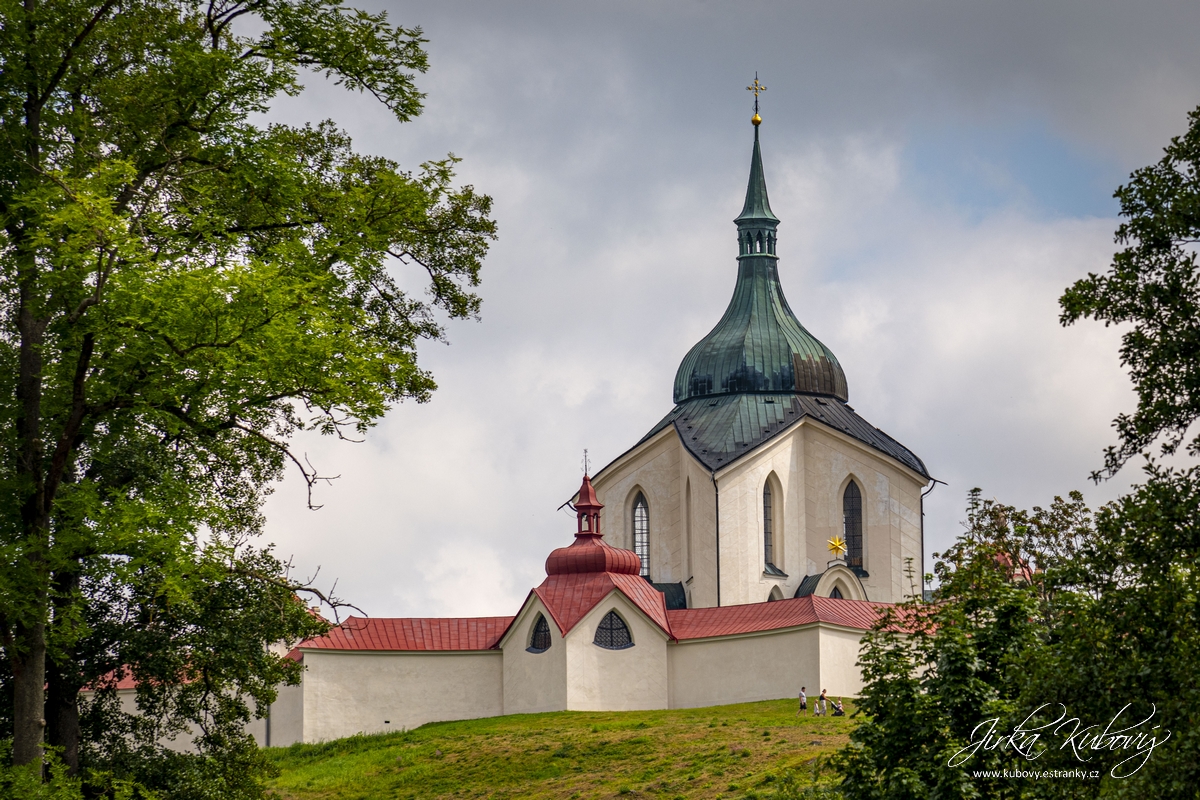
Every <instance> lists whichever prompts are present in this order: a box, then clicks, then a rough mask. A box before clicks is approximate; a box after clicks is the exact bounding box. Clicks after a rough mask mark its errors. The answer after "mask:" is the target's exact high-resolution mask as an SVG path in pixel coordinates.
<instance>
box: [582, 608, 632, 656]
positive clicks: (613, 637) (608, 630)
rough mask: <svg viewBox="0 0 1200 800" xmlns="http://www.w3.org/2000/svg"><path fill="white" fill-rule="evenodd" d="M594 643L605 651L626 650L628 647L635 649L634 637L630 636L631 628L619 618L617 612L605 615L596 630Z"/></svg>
mask: <svg viewBox="0 0 1200 800" xmlns="http://www.w3.org/2000/svg"><path fill="white" fill-rule="evenodd" d="M592 641H593V643H595V644H597V645H599V646H600V647H603V648H604V649H605V650H624V649H625V648H627V647H633V637H632V636H631V635H630V634H629V626H628V625H626V624H625V620H623V619H621V618H620V617H619V616H617V612H615V611H610V612H608V613H607V614H605V615H604V619H602V620H600V625H599V627H597V628H596V638H595V639H593V640H592Z"/></svg>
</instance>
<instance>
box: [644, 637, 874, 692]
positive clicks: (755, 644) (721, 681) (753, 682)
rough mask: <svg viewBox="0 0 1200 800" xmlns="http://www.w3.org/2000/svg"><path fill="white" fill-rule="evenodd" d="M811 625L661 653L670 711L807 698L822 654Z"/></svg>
mask: <svg viewBox="0 0 1200 800" xmlns="http://www.w3.org/2000/svg"><path fill="white" fill-rule="evenodd" d="M818 639H819V632H818V628H817V626H816V625H811V626H806V627H802V628H788V629H785V630H779V631H767V632H763V633H754V634H745V635H741V636H727V637H721V638H714V639H696V640H690V641H684V642H679V643H677V644H672V645H671V647H670V648H669V649H668V651H667V656H668V666H669V673H670V680H671V695H670V707H671V708H699V707H702V706H715V705H726V704H728V703H749V702H753V701H755V700H774V699H778V698H781V697H795V696H797V695H799V693H800V687H801V686H807V687H808V689H809V694H810V695H812V694H817V693H818V692H819V691H820V690H819V689H817V690H814V689H813V687H814V686H816V685H817V684H818V683H819V682H820V679H821V674H822V664H821V656H822V653H823V650H822V648H821V646H820V643H819V641H818ZM855 652H857V644H856V645H855Z"/></svg>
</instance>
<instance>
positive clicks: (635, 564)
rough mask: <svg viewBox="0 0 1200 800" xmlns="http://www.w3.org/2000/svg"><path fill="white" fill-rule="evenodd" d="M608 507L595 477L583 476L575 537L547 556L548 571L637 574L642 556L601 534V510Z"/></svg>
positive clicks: (552, 573) (567, 573) (548, 573)
mask: <svg viewBox="0 0 1200 800" xmlns="http://www.w3.org/2000/svg"><path fill="white" fill-rule="evenodd" d="M602 508H604V505H603V504H601V502H600V501H599V499H597V497H596V490H595V489H594V488H593V487H592V481H591V479H590V478H589V477H588V476H587V475H584V476H583V484H582V485H581V486H580V487H579V499H578V500H577V501H576V503H575V514H576V517H577V523H576V529H575V541H574V542H572V543H571V544H570V545H569V546H568V547H560V548H558V549H557V550H555V551H553V552H551V553H550V556H549V557H548V558H547V559H546V574H547V575H569V574H579V573H588V572H610V573H616V574H625V575H637V574H639V572H640V571H641V568H642V560H641V559H640V558H638V556H637V553H634V552H633V551H632V550H622V549H620V548H617V547H613V546H612V545H610V544H608V543H607V542H605V541H604V539H603V538H602V536H601V534H600V510H601V509H602Z"/></svg>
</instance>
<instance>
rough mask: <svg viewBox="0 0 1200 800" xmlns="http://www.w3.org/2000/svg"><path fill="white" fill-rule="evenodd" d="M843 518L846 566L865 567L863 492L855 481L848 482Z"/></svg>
mask: <svg viewBox="0 0 1200 800" xmlns="http://www.w3.org/2000/svg"><path fill="white" fill-rule="evenodd" d="M842 520H843V526H844V533H845V538H846V566H848V567H850V569H852V570H854V571H855V572H859V571H861V570H862V568H863V511H862V492H860V491H859V489H858V484H857V483H855V482H854V481H850V483H848V484H846V492H845V494H843V495H842Z"/></svg>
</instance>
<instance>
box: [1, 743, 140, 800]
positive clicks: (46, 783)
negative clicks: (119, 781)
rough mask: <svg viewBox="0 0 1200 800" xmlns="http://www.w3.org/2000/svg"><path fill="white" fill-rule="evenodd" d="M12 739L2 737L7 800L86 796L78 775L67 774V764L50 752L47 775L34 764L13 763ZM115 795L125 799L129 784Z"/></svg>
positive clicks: (69, 799)
mask: <svg viewBox="0 0 1200 800" xmlns="http://www.w3.org/2000/svg"><path fill="white" fill-rule="evenodd" d="M11 750H12V742H9V741H0V797H4V798H7V800H83V794H82V789H81V786H80V783H79V781H78V780H77V779H75V778H72V777H70V776H69V775H67V768H66V766H65V765H64V764H63V763H62V762H61V761H59V760H58V759H57V758H55V756H54V753H53V752H51V753H48V754H47V758H46V768H47V769H46V771H47V773H48V774H47V775H46V779H45V780H43V776H42V775H41V774H40V772H41V770H39V769H38V768H36V767H35V766H34V765H32V764H26V765H24V766H19V767H10V766H9V760H10V758H11V755H10V752H11ZM122 789H123V791H122V794H121V795H116V796H115V797H116V798H120V800H125V798H128V797H129V796H130V795H129V793H128V787H122Z"/></svg>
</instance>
